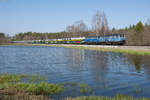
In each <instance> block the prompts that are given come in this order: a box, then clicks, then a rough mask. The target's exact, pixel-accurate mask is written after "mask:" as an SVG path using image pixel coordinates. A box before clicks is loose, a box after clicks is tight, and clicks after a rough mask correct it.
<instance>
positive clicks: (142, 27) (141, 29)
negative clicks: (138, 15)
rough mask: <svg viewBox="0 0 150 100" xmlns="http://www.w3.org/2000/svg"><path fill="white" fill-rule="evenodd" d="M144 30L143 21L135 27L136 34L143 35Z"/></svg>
mask: <svg viewBox="0 0 150 100" xmlns="http://www.w3.org/2000/svg"><path fill="white" fill-rule="evenodd" d="M143 30H144V25H143V23H142V22H141V21H139V22H138V23H137V24H136V26H135V32H136V33H138V34H139V33H141V32H142V31H143Z"/></svg>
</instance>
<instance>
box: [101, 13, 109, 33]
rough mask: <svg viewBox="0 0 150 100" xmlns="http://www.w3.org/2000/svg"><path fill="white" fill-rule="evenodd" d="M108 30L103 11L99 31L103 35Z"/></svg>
mask: <svg viewBox="0 0 150 100" xmlns="http://www.w3.org/2000/svg"><path fill="white" fill-rule="evenodd" d="M108 31H109V27H108V21H107V17H106V14H105V13H104V12H103V14H102V25H101V33H102V34H103V35H104V34H105V33H106V32H108Z"/></svg>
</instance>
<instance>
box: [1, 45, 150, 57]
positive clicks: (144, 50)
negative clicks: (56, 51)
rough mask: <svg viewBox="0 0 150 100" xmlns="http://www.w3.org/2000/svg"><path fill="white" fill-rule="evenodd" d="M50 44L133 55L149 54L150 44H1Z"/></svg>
mask: <svg viewBox="0 0 150 100" xmlns="http://www.w3.org/2000/svg"><path fill="white" fill-rule="evenodd" d="M11 45H12V46H13V45H16V46H50V47H64V48H73V49H85V50H96V51H104V52H116V53H126V54H133V55H149V56H150V46H115V45H112V46H110V45H76V44H24V43H13V44H12V43H9V44H3V45H0V46H11Z"/></svg>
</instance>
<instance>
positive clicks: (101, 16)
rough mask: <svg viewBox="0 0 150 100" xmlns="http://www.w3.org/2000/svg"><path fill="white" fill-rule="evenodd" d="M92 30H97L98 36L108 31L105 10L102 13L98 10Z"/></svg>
mask: <svg viewBox="0 0 150 100" xmlns="http://www.w3.org/2000/svg"><path fill="white" fill-rule="evenodd" d="M92 30H93V32H96V35H97V36H100V35H104V33H105V32H108V30H109V28H108V21H107V17H106V14H105V13H104V12H103V13H100V12H99V11H97V12H96V14H95V15H94V16H93V20H92Z"/></svg>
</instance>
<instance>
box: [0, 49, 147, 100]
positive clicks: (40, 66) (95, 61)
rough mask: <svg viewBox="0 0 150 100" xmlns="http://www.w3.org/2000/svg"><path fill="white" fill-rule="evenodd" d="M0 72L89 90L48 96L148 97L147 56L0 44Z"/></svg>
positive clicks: (72, 89)
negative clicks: (24, 75) (33, 77)
mask: <svg viewBox="0 0 150 100" xmlns="http://www.w3.org/2000/svg"><path fill="white" fill-rule="evenodd" d="M0 73H10V74H21V73H27V74H37V75H44V76H46V77H47V80H48V82H50V83H85V84H88V86H89V87H90V88H91V92H90V93H84V94H82V93H80V90H79V89H78V87H76V88H69V89H67V90H65V91H64V92H63V93H60V94H59V95H52V96H50V97H51V98H65V97H76V96H89V95H94V96H95V95H96V96H110V97H111V96H114V95H116V94H125V95H130V96H134V97H150V56H138V55H128V54H121V53H112V52H102V51H90V50H80V49H70V48H63V47H46V46H0Z"/></svg>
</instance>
